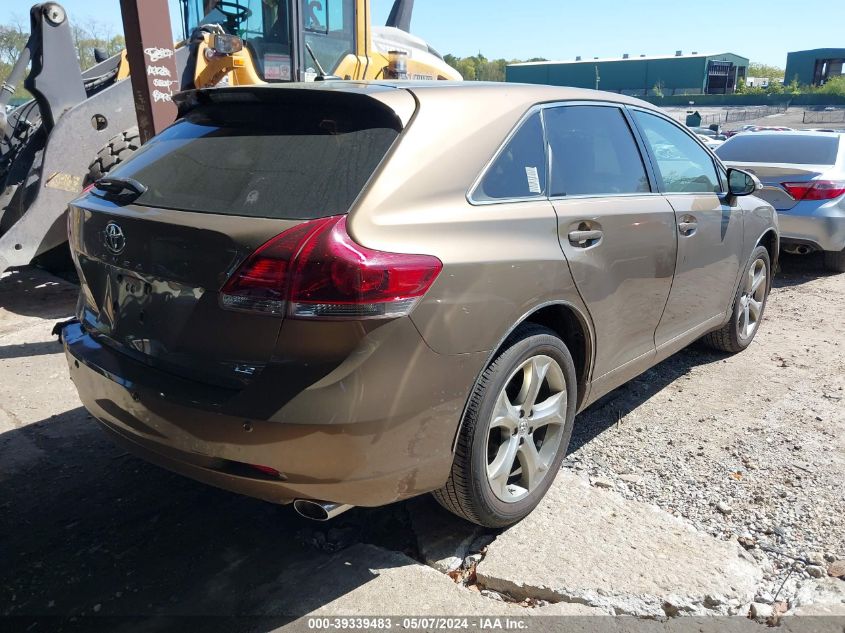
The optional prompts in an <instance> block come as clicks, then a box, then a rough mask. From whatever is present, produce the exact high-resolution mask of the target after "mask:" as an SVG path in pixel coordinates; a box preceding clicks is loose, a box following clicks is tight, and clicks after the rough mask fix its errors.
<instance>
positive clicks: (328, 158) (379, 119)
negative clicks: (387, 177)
mask: <svg viewBox="0 0 845 633" xmlns="http://www.w3.org/2000/svg"><path fill="white" fill-rule="evenodd" d="M397 128H398V123H396V122H395V121H394V119H393V118H392V117H391V116H389V115H388V114H383V113H382V111H380V110H379V111H373V112H369V111H364V110H355V109H349V108H347V109H346V110H345V111H339V110H338V109H337V108H334V109H330V108H326V107H319V106H316V107H315V106H312V107H309V108H307V109H306V108H304V107H301V106H298V107H292V106H289V105H282V104H279V105H272V106H270V105H268V106H251V105H246V104H237V105H234V106H229V107H225V106H212V107H208V108H205V109H203V110H201V111H195V112H193V113H191V114H189V115H188V117H187V118H186V119H184V120H183V121H180V122H178V123H176V124H175V125H173V126H172V127H170V128H168V129H167V130H165V131H164V132H163V133H161V134H159V135H158V136H157V137H155V138H154V139H153V140H151V141H150V142H149V143H147V144H146V145H144V146H143V147H142V148H141V150H139V151H138V153H137V154H136V155H135V156H134V157H133V158H132V159H131V160H129V161H128V162H126V163H124V164H123V165H121V166H120V167H118V168H117V169H115V170H114V172H113V173H112V174H111V175H113V176H115V177H131V178H135V179H136V180H139V181H140V182H142V183H143V184H145V185H147V187H148V188H149V189H148V191H147V192H146V193H144V194H143V195H141V196H140V197H139V198H138V199H137V203H138V204H143V205H147V206H151V207H163V208H168V209H180V210H184V211H200V212H207V213H217V214H222V215H243V216H252V217H266V218H285V219H309V218H317V217H326V216H329V215H337V214H341V213H346V212H347V211H348V210H349V207H350V206H351V205H352V203H353V202H354V201H355V198H357V197H358V195H359V194H360V193H361V191H362V189H363V188H364V185H365V184H366V183H367V180H369V178H370V177H371V176H372V175H373V172H374V171H375V169H376V167H378V165H379V163H380V162H381V160H382V159H383V158H384V156H385V154H386V153H387V151H388V149H389V148H390V146H391V144H392V143H393V141H394V140H395V139H396V137H397V136H398V130H397Z"/></svg>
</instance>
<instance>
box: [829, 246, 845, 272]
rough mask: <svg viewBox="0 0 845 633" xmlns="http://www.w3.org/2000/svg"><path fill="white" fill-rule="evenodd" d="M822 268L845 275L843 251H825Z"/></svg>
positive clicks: (844, 250)
mask: <svg viewBox="0 0 845 633" xmlns="http://www.w3.org/2000/svg"><path fill="white" fill-rule="evenodd" d="M824 267H825V268H826V269H827V270H830V271H832V272H835V273H845V249H842V250H841V251H825V252H824Z"/></svg>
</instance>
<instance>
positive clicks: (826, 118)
mask: <svg viewBox="0 0 845 633" xmlns="http://www.w3.org/2000/svg"><path fill="white" fill-rule="evenodd" d="M804 123H845V108H843V109H840V110H832V111H818V110H805V111H804Z"/></svg>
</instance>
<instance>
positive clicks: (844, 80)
mask: <svg viewBox="0 0 845 633" xmlns="http://www.w3.org/2000/svg"><path fill="white" fill-rule="evenodd" d="M815 92H816V94H822V95H836V96H839V97H845V75H840V76H839V77H834V78H833V79H828V80H827V83H825V85H823V86H821V87H820V88H818V89H817V90H816V91H815Z"/></svg>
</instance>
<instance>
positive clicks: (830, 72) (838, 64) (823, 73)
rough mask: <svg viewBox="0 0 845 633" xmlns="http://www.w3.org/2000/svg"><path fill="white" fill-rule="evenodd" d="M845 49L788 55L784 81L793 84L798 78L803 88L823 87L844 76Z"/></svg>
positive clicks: (819, 50)
mask: <svg viewBox="0 0 845 633" xmlns="http://www.w3.org/2000/svg"><path fill="white" fill-rule="evenodd" d="M843 63H845V48H814V49H813V50H810V51H795V52H793V53H787V55H786V72H785V73H784V78H783V80H784V81H785V82H786V83H791V82H792V80H794V79H795V78H796V77H797V78H798V83H799V84H801V85H802V86H821V85H823V84H824V83H825V82H827V80H828V79H831V78H833V77H837V76H839V75H842V74H843V72H842V69H843Z"/></svg>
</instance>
